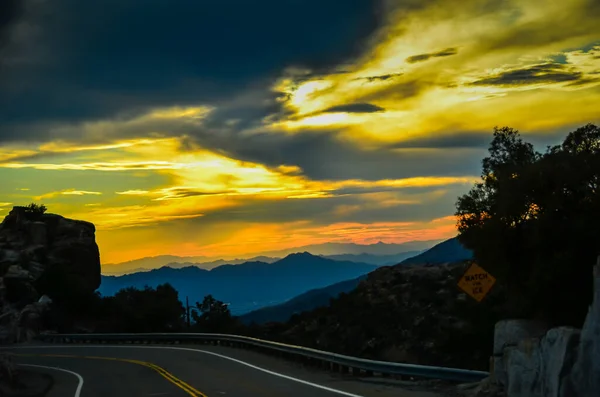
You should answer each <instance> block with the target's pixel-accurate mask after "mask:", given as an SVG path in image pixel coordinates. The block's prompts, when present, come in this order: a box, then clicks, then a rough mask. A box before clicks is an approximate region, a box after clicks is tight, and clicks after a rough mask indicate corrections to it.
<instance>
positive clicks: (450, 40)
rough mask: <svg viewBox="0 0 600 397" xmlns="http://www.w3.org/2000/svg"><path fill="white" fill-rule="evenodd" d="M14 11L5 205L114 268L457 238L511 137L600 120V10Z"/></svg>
mask: <svg viewBox="0 0 600 397" xmlns="http://www.w3.org/2000/svg"><path fill="white" fill-rule="evenodd" d="M18 5H23V7H21V8H20V7H17V6H18ZM3 6H4V7H5V9H4V10H3V11H4V12H0V15H2V19H0V41H1V42H0V51H2V53H1V54H0V56H1V58H0V68H2V70H1V72H2V73H1V74H0V175H1V176H2V178H3V185H2V186H0V201H1V202H3V203H28V202H31V200H32V199H35V198H40V199H43V200H44V201H45V204H47V205H48V206H49V207H50V209H51V211H54V212H59V213H63V214H65V215H70V216H74V217H80V218H83V219H88V220H91V221H93V222H95V223H96V224H97V225H98V230H99V232H98V233H99V234H98V236H99V241H100V243H101V247H105V248H102V249H103V258H104V255H112V256H108V257H109V258H111V259H110V261H111V262H115V261H118V258H122V259H123V260H125V259H132V258H133V257H135V256H136V255H139V256H141V255H157V254H159V253H172V252H170V251H169V250H170V249H172V247H174V246H177V247H178V252H181V253H184V252H185V253H204V252H210V253H213V254H215V255H219V252H221V253H222V252H228V253H230V252H233V253H235V254H236V255H237V254H241V253H244V252H247V251H249V249H250V248H249V247H250V246H252V249H254V248H256V249H258V247H261V246H263V245H264V246H266V245H270V246H272V247H275V246H277V247H283V246H285V245H287V246H289V245H302V244H304V243H310V242H316V241H340V240H341V239H346V240H351V241H360V242H368V241H376V239H377V240H384V241H403V240H405V239H410V238H420V237H423V236H428V237H431V236H436V237H435V238H441V237H445V236H450V235H452V233H453V232H454V229H453V227H454V224H453V220H452V219H450V218H448V217H449V216H450V214H452V213H453V206H454V202H455V199H456V196H457V195H459V194H461V193H463V192H464V191H466V190H467V189H468V187H469V186H470V184H471V183H472V182H473V177H474V176H476V175H478V174H479V168H480V159H481V157H483V156H484V155H485V147H486V146H487V144H488V143H489V140H490V138H491V132H492V129H493V127H494V126H503V125H509V126H511V127H514V128H518V129H519V130H521V131H522V132H523V133H524V135H525V136H526V139H529V140H531V141H533V142H534V143H536V144H538V145H541V146H542V147H543V145H545V144H552V143H555V142H556V141H558V140H559V139H560V138H561V137H562V136H563V135H564V134H565V133H566V132H568V131H569V130H571V129H574V128H576V127H577V126H579V125H581V124H584V123H588V122H598V121H600V120H598V111H597V103H598V102H599V101H600V90H599V87H600V28H599V25H598V24H597V20H598V19H599V18H600V6H599V5H598V2H597V1H595V0H572V1H568V2H550V3H549V2H547V1H545V0H519V1H517V0H507V1H488V2H481V1H477V0H426V1H422V0H406V1H402V2H398V1H385V0H377V1H371V0H348V1H345V2H343V4H341V3H340V2H339V1H337V0H319V1H318V2H317V1H316V0H307V1H302V2H301V1H299V0H289V1H276V0H265V1H261V2H248V1H243V0H222V1H218V2H192V1H187V0H176V1H174V2H172V3H169V5H166V3H165V4H162V3H160V2H154V1H150V2H148V3H147V4H145V5H144V7H141V8H140V7H139V5H138V4H137V3H134V2H133V1H132V0H119V1H117V0H107V1H104V2H102V4H100V3H98V4H96V3H93V2H82V1H76V0H54V1H52V2H49V1H42V0H28V1H26V2H19V3H17V2H13V1H8V2H4V3H3ZM9 6H10V7H9ZM107 26H110V29H108V28H107ZM565 104H569V106H565ZM24 189H29V190H24ZM7 210H8V206H0V214H4V213H6V211H7ZM157 236H159V237H157ZM190 236H193V238H192V237H190ZM125 241H126V242H127V243H128V244H130V245H131V249H129V248H128V249H127V250H124V249H122V248H119V247H122V246H123V244H122V242H125ZM138 241H143V242H148V241H152V247H144V246H142V245H140V244H142V243H140V242H138ZM272 247H269V248H272ZM125 251H126V252H125ZM104 260H105V259H104Z"/></svg>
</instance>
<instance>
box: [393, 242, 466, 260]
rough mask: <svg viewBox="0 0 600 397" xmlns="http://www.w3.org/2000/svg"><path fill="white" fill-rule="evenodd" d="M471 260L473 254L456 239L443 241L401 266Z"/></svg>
mask: <svg viewBox="0 0 600 397" xmlns="http://www.w3.org/2000/svg"><path fill="white" fill-rule="evenodd" d="M471 259H473V253H472V252H471V251H470V250H468V249H466V248H465V247H463V246H462V244H461V243H459V242H458V239H457V238H456V237H454V238H451V239H449V240H446V241H443V242H441V243H439V244H437V245H435V246H433V247H432V248H430V249H428V250H427V251H425V252H423V253H421V254H419V255H416V256H413V257H411V258H408V259H405V260H403V261H402V262H401V264H402V265H417V264H419V265H421V264H427V263H429V264H441V263H448V262H458V261H465V260H471Z"/></svg>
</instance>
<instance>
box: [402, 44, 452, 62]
mask: <svg viewBox="0 0 600 397" xmlns="http://www.w3.org/2000/svg"><path fill="white" fill-rule="evenodd" d="M457 53H458V49H457V48H453V47H450V48H446V49H444V50H441V51H437V52H432V53H429V54H418V55H413V56H410V57H408V58H406V62H408V63H417V62H423V61H426V60H428V59H430V58H442V57H448V56H450V55H456V54H457Z"/></svg>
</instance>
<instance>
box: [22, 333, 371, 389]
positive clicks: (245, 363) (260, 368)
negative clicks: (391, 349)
mask: <svg viewBox="0 0 600 397" xmlns="http://www.w3.org/2000/svg"><path fill="white" fill-rule="evenodd" d="M37 348H51V349H52V348H55V349H62V348H80V349H81V348H84V349H85V348H120V349H169V350H183V351H191V352H196V353H204V354H209V355H212V356H217V357H221V358H224V359H226V360H230V361H233V362H236V363H238V364H242V365H245V366H247V367H250V368H254V369H256V370H258V371H262V372H264V373H267V374H269V375H273V376H278V377H280V378H284V379H288V380H291V381H294V382H298V383H302V384H304V385H308V386H312V387H315V388H317V389H321V390H326V391H329V392H332V393H336V394H340V395H342V396H347V397H363V396H361V395H359V394H353V393H348V392H345V391H342V390H337V389H332V388H331V387H327V386H323V385H319V384H317V383H312V382H309V381H306V380H302V379H298V378H294V377H293V376H289V375H284V374H280V373H279V372H275V371H271V370H268V369H265V368H262V367H259V366H256V365H253V364H250V363H247V362H245V361H242V360H238V359H236V358H233V357H229V356H225V355H223V354H219V353H213V352H209V351H206V350H200V349H191V348H188V347H170V346H122V345H81V346H72V345H66V346H65V345H42V346H15V347H14V349H37ZM57 369H58V368H57ZM64 371H66V370H64ZM67 372H70V371H67ZM73 374H75V373H73ZM77 376H78V375H77ZM81 386H83V379H82V380H81ZM75 397H79V395H78V394H76V395H75Z"/></svg>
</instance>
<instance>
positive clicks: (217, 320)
mask: <svg viewBox="0 0 600 397" xmlns="http://www.w3.org/2000/svg"><path fill="white" fill-rule="evenodd" d="M196 308H197V309H198V311H199V312H200V313H202V314H201V315H198V313H196V311H192V318H193V319H194V328H196V329H198V330H200V331H203V332H228V331H230V330H231V329H232V327H233V326H234V325H235V322H236V321H235V319H234V318H233V317H231V312H230V311H229V308H228V305H227V304H226V303H223V302H221V301H219V300H217V299H215V298H214V297H213V296H212V295H206V296H205V297H204V299H203V300H202V303H200V302H196Z"/></svg>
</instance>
